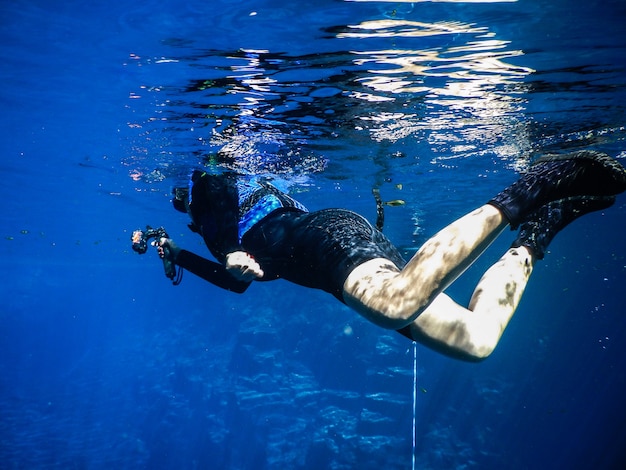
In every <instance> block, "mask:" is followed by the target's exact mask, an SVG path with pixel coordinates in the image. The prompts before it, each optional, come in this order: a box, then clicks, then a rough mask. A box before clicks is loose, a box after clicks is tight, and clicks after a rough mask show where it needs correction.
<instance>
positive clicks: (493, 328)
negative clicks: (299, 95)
mask: <svg viewBox="0 0 626 470" xmlns="http://www.w3.org/2000/svg"><path fill="white" fill-rule="evenodd" d="M625 190H626V170H625V169H624V167H622V165H620V164H619V163H618V162H617V161H616V160H614V159H612V158H610V157H609V156H607V155H605V154H601V153H598V152H593V151H579V152H575V153H570V154H564V155H547V156H543V157H541V158H539V159H538V160H537V161H536V162H535V163H534V164H533V165H532V166H531V167H530V168H529V169H528V171H527V172H526V173H524V174H523V175H522V176H521V178H520V179H519V180H518V181H517V182H515V183H513V184H512V185H511V186H509V187H508V188H506V189H505V190H504V191H502V192H500V193H499V194H497V195H496V196H495V197H494V198H493V199H491V200H490V201H489V202H487V203H486V204H485V205H483V206H481V207H479V208H478V209H475V210H474V211H472V212H470V213H468V214H467V215H465V216H463V217H461V218H460V219H458V220H456V221H455V222H453V223H451V224H450V225H449V226H447V227H445V228H444V229H442V230H441V231H440V232H438V233H437V234H435V235H434V236H433V237H432V238H430V239H429V240H428V241H427V242H426V243H425V244H424V245H423V246H422V247H421V248H420V249H419V250H418V251H417V253H415V255H414V256H413V257H412V258H411V259H410V260H409V261H408V262H405V261H404V260H403V258H402V256H401V255H400V253H399V251H398V250H397V249H396V247H394V245H393V244H392V243H391V242H390V241H389V240H388V239H387V237H386V236H385V235H383V234H382V233H381V232H380V231H379V230H377V229H376V228H374V227H373V226H372V225H371V224H370V223H369V222H368V221H367V220H366V219H365V218H363V217H362V216H360V215H358V214H356V213H354V212H351V211H348V210H343V209H324V210H319V211H315V212H309V211H308V210H307V209H306V208H305V207H304V206H303V205H302V204H300V203H299V202H297V201H296V200H294V199H293V198H291V197H290V196H288V195H287V194H285V193H283V192H281V191H279V190H278V189H276V188H275V187H274V186H272V185H271V184H269V183H268V182H267V181H263V180H261V179H254V178H250V177H244V176H242V175H237V174H234V173H223V174H220V175H213V174H209V173H206V172H202V171H195V172H194V173H193V175H192V176H191V186H190V188H189V189H186V188H185V189H181V188H177V189H175V198H174V200H173V203H174V206H175V207H176V209H178V210H180V211H182V212H187V213H188V214H189V215H190V217H191V220H192V223H191V224H190V225H189V227H190V228H191V229H192V230H193V231H194V232H196V233H198V234H200V235H201V236H202V238H203V239H204V241H205V243H206V245H207V247H208V248H209V250H210V251H211V253H212V254H213V255H214V256H215V258H216V259H217V260H218V261H219V262H218V263H216V262H213V261H210V260H207V259H205V258H202V257H200V256H198V255H196V254H194V253H191V252H189V251H187V250H184V249H180V248H179V247H177V246H176V244H175V243H174V242H173V241H172V240H171V239H169V238H165V237H164V238H160V239H159V241H158V246H159V248H158V251H159V255H160V256H161V258H164V259H165V260H168V261H170V262H173V263H175V264H176V265H178V266H180V267H182V268H184V269H187V270H189V271H191V272H192V273H194V274H196V275H198V276H200V277H201V278H203V279H205V280H207V281H209V282H211V283H213V284H215V285H217V286H219V287H222V288H224V289H228V290H231V291H233V292H238V293H241V292H244V291H245V290H246V288H247V287H248V286H249V284H250V283H251V282H252V281H253V280H258V281H271V280H274V279H278V278H282V279H286V280H288V281H291V282H294V283H296V284H299V285H302V286H306V287H312V288H317V289H322V290H324V291H326V292H329V293H331V294H333V295H334V296H335V297H336V298H337V299H339V300H340V301H341V302H343V303H345V304H346V305H348V306H349V307H351V308H352V309H354V310H355V311H357V312H358V313H360V314H361V315H363V316H364V317H365V318H367V319H368V320H370V321H371V322H373V323H375V324H377V325H379V326H381V327H383V328H388V329H393V330H397V331H399V332H400V333H402V334H403V335H405V336H407V337H408V338H410V339H412V340H415V341H418V342H420V343H422V344H424V345H426V346H429V347H431V348H433V349H435V350H437V351H439V352H441V353H444V354H447V355H450V356H453V357H457V358H461V359H466V360H481V359H484V358H485V357H487V356H489V354H491V352H492V351H493V350H494V348H495V347H496V345H497V344H498V342H499V340H500V337H501V336H502V334H503V332H504V329H505V328H506V326H507V324H508V323H509V321H510V319H511V318H512V316H513V314H514V312H515V310H516V308H517V306H518V304H519V302H520V299H521V296H522V293H523V292H524V289H525V287H526V284H527V282H528V279H529V277H530V274H531V272H532V270H533V266H534V264H535V261H536V260H538V259H542V258H543V257H544V254H545V251H546V249H547V247H548V245H549V244H550V242H551V241H552V239H553V238H554V236H555V235H556V234H557V233H558V232H559V231H560V230H561V229H562V228H563V227H565V226H566V225H567V224H569V223H570V222H572V221H573V220H575V219H576V218H578V217H580V216H582V215H584V214H586V213H589V212H592V211H597V210H601V209H605V208H608V207H609V206H611V205H612V204H613V203H614V202H615V196H616V195H617V194H619V193H621V192H623V191H625ZM507 225H510V226H511V229H517V228H519V233H518V236H517V238H516V239H515V241H514V242H513V243H512V245H511V247H510V248H509V249H508V250H507V251H506V252H505V253H504V255H503V256H502V257H501V258H500V260H499V261H497V262H496V263H495V264H494V265H493V266H492V267H491V268H489V269H488V270H487V272H486V273H485V274H484V275H483V277H482V278H481V279H480V281H479V282H478V285H477V287H476V288H475V290H474V293H473V295H472V297H471V300H470V302H469V305H468V307H467V308H465V307H463V306H461V305H459V304H457V303H456V302H454V301H453V300H452V299H451V298H450V297H449V296H447V295H446V294H445V293H444V291H445V289H446V288H447V287H448V286H449V285H450V284H451V283H452V282H453V281H454V280H455V279H456V278H457V277H458V276H459V275H461V273H463V271H465V269H467V268H468V267H469V266H470V265H471V264H472V263H473V262H474V261H475V260H476V259H477V258H478V257H479V256H480V254H481V253H482V252H483V251H484V250H485V249H486V248H487V247H488V246H489V245H490V244H491V243H492V242H493V241H494V240H495V239H496V238H497V237H498V235H500V233H501V232H502V231H503V230H504V229H505V227H506V226H507Z"/></svg>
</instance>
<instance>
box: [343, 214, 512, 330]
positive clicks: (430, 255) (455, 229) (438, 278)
mask: <svg viewBox="0 0 626 470" xmlns="http://www.w3.org/2000/svg"><path fill="white" fill-rule="evenodd" d="M506 225H507V222H506V220H505V219H504V217H503V216H502V214H501V212H500V211H499V210H498V209H496V208H495V207H493V206H490V205H484V206H482V207H480V208H479V209H476V210H474V211H473V212H470V213H469V214H467V215H465V216H464V217H462V218H460V219H458V220H457V221H455V222H453V223H452V224H450V225H448V226H447V227H446V228H444V229H443V230H441V231H440V232H439V233H437V234H436V235H435V236H434V237H432V238H431V239H430V240H428V241H427V242H426V243H425V244H424V245H423V246H422V247H421V248H420V250H419V251H418V252H417V253H416V254H415V255H414V256H413V258H411V260H410V261H409V262H408V263H407V265H406V266H405V267H404V269H403V270H402V271H399V270H398V269H397V268H396V267H395V266H394V265H393V263H391V262H390V261H388V260H385V259H374V260H371V261H368V262H366V263H363V264H362V265H360V266H357V267H356V268H355V269H354V270H353V271H352V272H351V273H350V275H349V276H348V279H347V280H346V282H345V284H344V291H343V298H344V301H345V302H346V304H347V305H349V306H350V307H352V308H353V309H355V310H356V311H357V312H359V313H360V314H361V315H363V316H364V317H366V318H367V319H368V320H370V321H372V322H373V323H376V324H377V325H380V326H382V327H384V328H390V329H396V330H397V329H400V328H402V327H404V326H407V325H409V324H411V323H412V322H413V321H414V320H415V319H416V318H417V316H418V315H419V314H420V313H422V312H423V311H424V309H425V308H426V307H427V306H428V305H430V303H431V302H432V301H433V299H435V297H436V296H437V295H439V294H440V293H441V292H443V291H444V289H446V287H448V286H449V285H450V284H451V283H452V282H453V281H454V280H455V279H456V278H457V277H458V276H459V275H460V274H461V273H463V271H465V269H467V268H468V267H469V266H470V265H471V264H472V263H473V262H474V261H475V260H476V258H478V256H480V254H481V253H482V252H483V251H484V250H485V248H487V247H488V246H489V245H490V244H491V243H492V242H493V240H495V238H496V237H497V236H498V235H499V234H500V233H501V232H502V230H503V229H504V228H505V227H506Z"/></svg>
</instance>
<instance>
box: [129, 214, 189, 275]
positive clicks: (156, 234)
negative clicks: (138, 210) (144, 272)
mask: <svg viewBox="0 0 626 470" xmlns="http://www.w3.org/2000/svg"><path fill="white" fill-rule="evenodd" d="M151 238H155V239H156V240H157V241H158V240H160V239H161V238H169V236H168V234H167V232H166V231H165V229H164V228H163V227H159V228H152V227H150V226H149V225H148V226H146V230H145V231H144V230H135V231H134V232H133V234H132V236H131V238H130V239H131V241H132V242H133V251H135V252H137V253H139V254H140V255H143V254H144V253H145V252H146V251H148V242H149V241H150V239H151ZM151 244H152V245H153V246H157V243H156V242H152V243H151ZM163 250H164V251H165V256H164V257H163V269H165V275H166V276H167V277H168V279H171V280H172V281H173V282H174V284H175V285H178V284H180V281H181V274H182V269H181V270H179V271H178V273H177V272H176V265H175V264H174V263H172V262H171V261H170V260H169V259H167V258H168V255H169V253H168V249H167V247H163Z"/></svg>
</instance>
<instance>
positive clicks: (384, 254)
mask: <svg viewBox="0 0 626 470" xmlns="http://www.w3.org/2000/svg"><path fill="white" fill-rule="evenodd" d="M242 246H243V248H244V250H246V251H247V252H248V253H250V254H251V255H252V256H254V258H255V259H256V260H257V261H258V262H259V264H260V265H261V267H262V268H263V270H264V272H265V276H264V280H272V279H277V278H282V279H286V280H288V281H291V282H294V283H296V284H299V285H302V286H306V287H312V288H316V289H322V290H324V291H326V292H329V293H331V294H333V295H334V296H335V297H337V298H338V299H339V300H341V301H342V302H343V295H342V293H343V285H344V282H345V281H346V279H347V277H348V275H349V274H350V272H352V270H353V269H354V268H355V267H357V266H358V265H360V264H362V263H364V262H366V261H369V260H372V259H374V258H386V259H388V260H390V261H392V262H393V263H394V264H395V265H396V266H397V267H398V268H402V267H403V266H404V265H405V263H406V262H405V261H404V259H403V258H402V255H401V254H400V253H399V251H398V250H397V249H396V247H395V246H394V245H393V244H392V243H391V242H390V241H389V240H388V239H387V237H385V235H383V234H382V233H381V232H380V231H378V230H376V229H375V228H374V227H373V226H372V225H371V224H370V223H369V222H368V221H367V219H365V218H364V217H362V216H360V215H359V214H356V213H355V212H351V211H348V210H344V209H324V210H321V211H316V212H304V213H303V212H299V211H283V212H277V213H275V214H272V215H270V216H268V217H266V218H265V219H263V220H262V221H261V222H259V223H258V224H256V225H255V226H254V227H253V228H252V229H251V230H250V231H249V232H248V233H246V235H245V236H244V238H243V240H242Z"/></svg>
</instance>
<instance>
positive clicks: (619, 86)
mask: <svg viewBox="0 0 626 470" xmlns="http://www.w3.org/2000/svg"><path fill="white" fill-rule="evenodd" d="M624 24H626V4H624V2H623V1H621V0H603V1H598V0H596V1H585V2H582V1H570V0H555V1H551V2H544V1H539V0H525V1H517V2H516V1H502V2H498V1H491V2H488V1H485V2H475V1H474V2H462V1H447V2H446V1H441V2H414V3H408V2H383V1H358V2H345V1H338V0H334V1H330V0H318V1H315V2H312V1H303V2H284V1H282V2H281V1H277V0H273V1H272V0H266V1H263V0H254V1H248V2H243V1H233V0H231V1H227V0H212V1H210V2H209V1H205V2H199V1H196V0H189V1H186V2H182V1H180V0H165V1H156V0H147V1H143V2H120V1H114V0H113V1H111V0H109V1H106V2H103V1H91V2H87V1H85V0H75V1H72V0H68V1H57V0H52V1H51V0H46V1H43V0H35V1H30V2H23V1H13V2H2V4H1V5H0V63H1V64H2V65H0V83H1V84H2V86H1V88H0V106H1V109H2V115H1V117H0V120H1V121H0V124H1V125H0V129H1V131H0V132H1V133H2V138H1V139H0V155H1V158H2V161H1V164H0V172H1V175H2V182H3V194H4V201H5V203H4V207H5V210H4V211H3V214H2V216H1V219H0V220H1V225H0V228H1V233H0V235H2V237H1V239H0V247H1V253H2V269H3V271H2V272H3V274H2V283H1V284H0V285H1V287H0V289H1V294H2V299H3V300H2V307H1V309H0V467H1V468H7V469H25V468H59V469H68V468H76V469H105V468H106V469H110V468H116V469H125V468H128V469H137V468H146V469H196V468H200V469H265V468H266V469H299V468H307V469H353V468H359V469H383V468H384V469H408V468H411V459H412V455H413V454H414V455H415V462H416V463H415V465H416V468H419V469H456V468H458V469H466V468H472V469H504V468H506V469H540V468H550V469H573V468H581V469H586V468H598V469H599V468H602V469H613V468H614V469H617V468H624V467H623V466H624V464H625V462H626V453H625V451H624V450H623V449H624V444H625V443H626V424H625V423H626V403H625V401H624V396H625V394H626V377H625V373H624V367H623V358H624V357H625V354H626V320H625V319H624V305H625V304H626V291H625V289H624V285H625V283H626V259H625V254H624V235H623V234H624V228H625V225H626V224H625V223H624V221H625V220H626V219H625V216H626V197H625V196H623V195H622V196H619V197H618V199H617V202H616V204H615V205H614V206H613V207H611V208H610V209H608V210H606V211H604V212H602V213H594V214H591V215H589V216H586V217H585V218H584V219H582V220H580V221H577V222H575V223H574V224H573V225H572V226H570V227H568V228H567V229H566V230H565V231H564V232H563V233H561V234H559V236H558V237H557V239H556V240H555V241H554V243H553V244H552V245H551V247H550V253H549V254H548V256H546V259H545V260H544V261H543V262H541V263H540V264H539V265H538V266H537V269H536V271H535V273H534V275H533V278H532V280H531V282H530V284H529V287H528V290H527V293H526V295H525V297H524V299H523V301H522V304H521V306H520V308H519V310H518V313H517V314H516V316H515V317H514V319H513V321H512V322H511V324H510V326H509V328H508V329H507V331H506V333H505V335H504V337H503V339H502V341H501V343H500V345H499V347H498V348H497V349H496V351H495V352H494V354H493V355H492V356H491V357H490V358H489V359H487V360H486V361H485V362H482V363H480V364H467V363H462V362H458V361H455V360H452V359H448V358H446V357H443V356H440V355H438V354H436V353H434V352H432V351H430V350H428V349H426V348H425V347H421V346H419V347H418V351H417V371H418V374H417V382H418V385H417V413H416V427H415V442H416V444H415V449H413V445H412V441H413V429H412V421H413V416H412V410H413V403H412V401H413V351H412V345H411V343H410V342H408V341H407V340H406V339H404V338H403V337H400V336H399V335H397V334H393V333H389V332H386V331H384V330H381V329H379V328H377V327H375V326H373V325H371V324H369V323H368V322H366V321H365V320H363V319H361V318H359V317H358V316H357V315H356V314H354V313H353V312H351V311H350V310H348V309H347V308H346V307H344V306H342V305H341V304H339V303H338V302H337V301H336V300H334V299H333V298H332V297H331V296H329V295H327V294H324V293H321V292H316V291H310V290H306V289H304V288H300V287H298V286H294V285H290V284H288V283H285V282H282V281H276V282H272V283H263V284H257V285H254V286H252V287H251V288H250V289H249V290H248V292H247V293H246V294H245V295H243V296H237V295H235V294H229V293H226V292H224V291H220V290H218V289H217V288H214V287H213V286H210V285H207V284H206V283H204V282H202V281H200V280H198V279H197V278H194V277H193V275H190V274H188V273H187V275H186V276H185V277H184V280H183V282H182V284H181V285H180V286H177V287H173V286H172V285H171V283H170V282H169V281H168V280H167V279H166V278H165V277H164V275H163V272H162V266H161V263H160V261H159V260H158V258H157V257H156V255H155V253H154V252H152V250H151V251H150V252H149V253H148V254H146V255H143V256H139V255H137V254H135V253H133V252H132V251H131V250H130V240H129V238H130V233H131V232H132V230H134V229H136V228H140V227H143V226H145V225H146V224H151V225H155V226H156V225H164V226H165V227H166V228H167V230H168V231H169V232H170V235H171V236H173V237H174V238H175V239H176V240H177V241H178V242H179V243H180V244H181V245H183V246H185V247H186V248H188V249H191V250H193V251H196V252H198V253H201V254H206V249H205V248H204V247H203V246H202V244H201V241H200V239H199V238H198V237H197V236H195V235H193V234H192V233H191V232H189V231H188V230H187V228H186V223H187V221H186V220H185V218H184V217H183V215H182V214H180V213H177V212H175V211H173V210H172V208H171V205H170V203H169V199H170V190H171V188H172V187H173V186H174V185H177V184H180V183H184V181H185V180H186V178H187V174H188V173H189V171H190V169H192V168H195V167H198V166H201V165H208V164H210V165H217V164H219V165H222V166H225V167H230V168H237V169H239V170H241V171H245V172H250V173H257V174H271V175H274V176H275V177H277V178H278V181H279V184H281V185H283V187H284V188H288V189H290V190H291V191H292V192H293V193H294V194H296V195H297V197H298V198H299V199H300V200H301V201H302V202H303V203H304V204H306V205H307V206H308V207H309V208H311V209H318V208H323V207H332V206H341V207H346V208H349V209H353V210H355V211H358V212H360V213H362V214H364V215H365V216H367V217H368V218H370V219H371V220H373V219H374V217H375V207H374V202H373V198H372V196H371V190H372V188H373V187H379V188H380V190H381V193H382V195H383V198H385V199H387V200H391V199H402V200H404V201H405V202H406V204H404V205H401V206H396V207H388V208H387V213H386V226H385V232H386V233H387V235H388V236H389V237H390V238H391V239H392V240H393V241H394V242H395V243H397V244H398V245H399V246H400V247H402V249H403V250H405V252H406V254H407V255H410V254H411V253H412V252H413V251H414V250H415V248H416V247H417V246H419V245H420V244H421V243H422V242H423V241H424V240H425V239H426V238H427V237H428V236H429V235H432V234H433V233H434V232H435V231H437V230H438V229H439V228H441V227H442V226H444V225H445V224H447V223H449V222H450V221H452V220H454V219H455V218H456V217H458V216H460V215H462V214H463V213H465V212H466V211H468V210H470V209H473V208H474V207H476V206H477V205H479V204H481V203H483V202H484V201H485V200H487V199H489V197H491V196H492V195H493V194H495V193H496V192H497V191H499V190H500V189H501V188H503V187H504V186H505V185H507V184H509V183H510V182H512V181H513V180H514V179H515V177H516V174H517V173H518V172H519V171H520V170H522V169H523V168H524V167H525V166H526V165H527V164H528V162H529V161H531V160H532V158H534V157H536V156H537V154H539V153H542V152H547V151H566V150H574V149H581V148H591V149H596V150H600V151H604V152H607V153H609V154H611V155H613V156H615V157H617V158H618V159H620V160H621V161H622V163H626V127H625V126H626V112H625V111H626V70H625V63H626V62H625V61H624V58H625V57H626V35H625V34H624V27H623V25H624ZM512 237H513V234H511V233H508V232H507V233H505V234H504V235H503V237H502V238H501V239H500V240H498V241H497V242H496V244H495V245H494V246H493V247H492V248H491V249H490V250H488V251H487V252H486V253H485V255H484V257H483V258H481V260H479V261H478V262H477V263H476V265H475V266H474V267H472V269H470V270H469V271H468V272H467V273H466V274H465V275H464V277H463V278H461V279H460V280H459V282H458V283H457V284H455V285H454V286H453V287H452V288H451V290H450V292H451V294H452V295H453V296H454V297H455V298H457V299H458V300H459V301H461V302H466V301H467V299H468V298H469V296H470V294H471V291H472V289H473V287H474V285H475V284H476V282H477V280H478V278H479V277H480V275H481V273H482V272H483V271H484V270H485V269H486V268H487V267H488V266H489V265H490V264H491V263H493V262H494V261H495V260H496V259H497V258H498V257H499V255H500V254H501V253H502V251H503V250H504V249H505V248H506V247H507V246H508V244H509V243H510V242H511V240H512Z"/></svg>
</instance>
